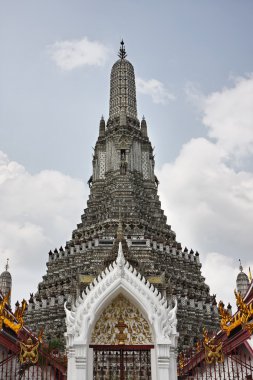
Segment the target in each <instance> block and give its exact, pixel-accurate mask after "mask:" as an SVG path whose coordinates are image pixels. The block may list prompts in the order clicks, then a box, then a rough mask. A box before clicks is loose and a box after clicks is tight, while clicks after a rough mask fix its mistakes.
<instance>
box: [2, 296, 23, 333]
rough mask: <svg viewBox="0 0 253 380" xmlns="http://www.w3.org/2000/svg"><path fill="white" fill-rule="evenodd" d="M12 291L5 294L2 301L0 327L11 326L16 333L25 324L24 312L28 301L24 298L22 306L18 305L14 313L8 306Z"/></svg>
mask: <svg viewBox="0 0 253 380" xmlns="http://www.w3.org/2000/svg"><path fill="white" fill-rule="evenodd" d="M10 295H11V291H9V293H8V294H6V295H5V296H3V298H2V300H1V301H0V329H2V328H3V325H5V326H6V327H9V328H10V329H11V330H12V331H14V332H15V333H16V334H17V333H18V332H19V330H20V329H21V328H22V327H23V326H24V313H25V310H26V308H27V302H26V301H25V300H24V299H23V301H22V303H21V306H19V305H18V306H17V308H16V310H15V313H14V314H13V313H12V312H11V311H10V310H9V309H8V308H7V305H8V304H9V299H10Z"/></svg>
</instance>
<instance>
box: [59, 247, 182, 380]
mask: <svg viewBox="0 0 253 380" xmlns="http://www.w3.org/2000/svg"><path fill="white" fill-rule="evenodd" d="M117 297H122V298H123V299H124V300H127V301H126V302H129V304H132V305H133V308H136V309H137V310H139V312H140V315H141V316H142V317H143V320H144V321H147V323H148V325H149V327H150V332H151V334H150V336H152V338H151V339H152V340H153V347H154V348H153V349H151V373H152V375H151V378H152V380H175V379H177V366H176V348H177V340H178V333H177V330H176V325H177V319H176V311H177V303H176V302H175V306H174V307H173V308H171V307H169V306H168V303H167V300H166V299H165V298H163V297H162V295H161V293H159V291H158V290H157V289H156V288H155V287H154V286H153V285H151V284H150V283H149V282H148V281H147V280H146V279H145V278H144V277H142V276H141V274H140V273H138V272H137V271H136V269H134V268H133V267H132V266H131V265H130V264H129V263H128V262H127V261H126V260H125V258H124V255H123V251H122V244H121V242H120V243H119V251H118V256H117V259H116V260H115V262H114V263H113V264H112V265H110V266H109V267H108V268H106V269H105V271H103V272H102V273H101V274H100V275H99V276H98V278H97V279H95V280H94V281H93V282H92V283H91V284H90V286H89V287H88V288H87V289H86V292H84V293H83V294H82V297H79V298H78V299H77V301H76V304H75V305H74V306H73V307H72V309H71V310H68V309H67V308H66V305H65V311H66V325H67V332H66V333H65V338H66V346H67V351H68V380H92V379H93V349H92V348H91V347H90V345H91V341H92V334H93V331H94V328H95V326H96V323H97V322H98V320H99V319H100V317H101V315H102V313H103V312H104V311H105V310H106V308H108V307H109V305H110V304H112V302H113V301H114V300H115V299H117ZM124 302H125V301H124ZM121 343H122V342H121ZM104 378H105V379H106V377H104Z"/></svg>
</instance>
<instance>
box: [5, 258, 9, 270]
mask: <svg viewBox="0 0 253 380" xmlns="http://www.w3.org/2000/svg"><path fill="white" fill-rule="evenodd" d="M8 269H9V259H7V263H6V265H5V270H6V271H7V270H8Z"/></svg>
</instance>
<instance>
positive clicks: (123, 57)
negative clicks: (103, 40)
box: [118, 39, 127, 59]
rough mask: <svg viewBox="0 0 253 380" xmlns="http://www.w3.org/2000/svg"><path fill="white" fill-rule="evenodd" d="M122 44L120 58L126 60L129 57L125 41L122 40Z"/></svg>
mask: <svg viewBox="0 0 253 380" xmlns="http://www.w3.org/2000/svg"><path fill="white" fill-rule="evenodd" d="M120 44H121V47H120V49H119V53H118V56H119V58H120V59H125V58H126V56H127V53H126V49H125V44H124V41H123V39H122V41H121V43H120Z"/></svg>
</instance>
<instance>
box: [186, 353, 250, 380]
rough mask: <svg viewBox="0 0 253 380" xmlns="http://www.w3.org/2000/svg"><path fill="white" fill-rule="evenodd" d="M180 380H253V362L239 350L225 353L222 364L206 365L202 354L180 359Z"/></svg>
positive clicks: (215, 362)
mask: <svg viewBox="0 0 253 380" xmlns="http://www.w3.org/2000/svg"><path fill="white" fill-rule="evenodd" d="M178 375H179V376H178V379H179V380H253V360H252V357H251V356H250V355H246V354H245V353H242V352H240V351H238V350H237V349H233V350H228V352H225V353H224V357H223V360H222V361H221V362H217V361H214V362H212V363H211V364H208V363H206V360H205V358H204V355H203V353H202V352H199V353H198V354H196V353H194V354H192V355H189V353H188V355H185V356H184V357H182V356H181V357H179V366H178Z"/></svg>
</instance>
